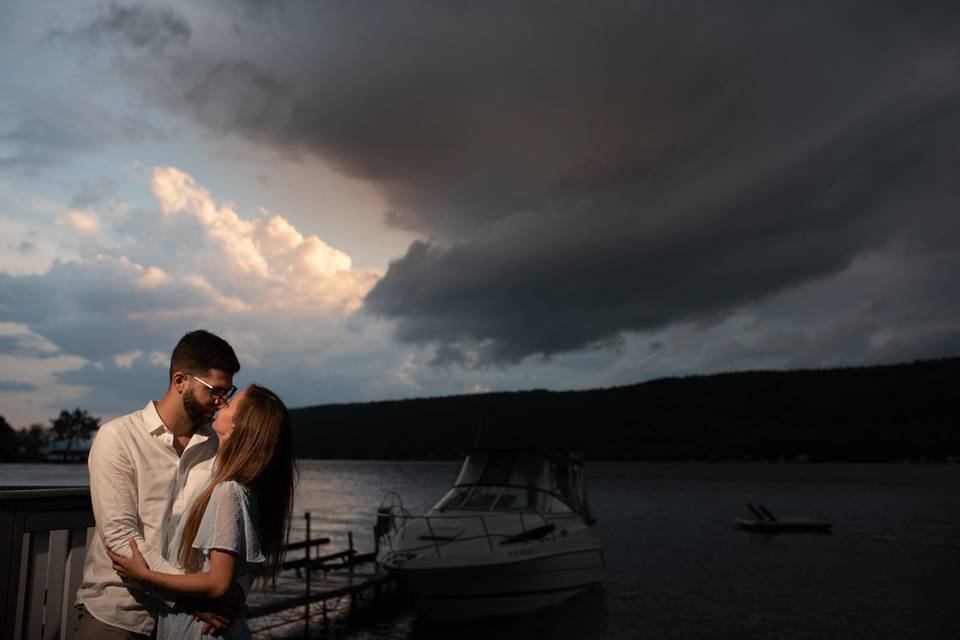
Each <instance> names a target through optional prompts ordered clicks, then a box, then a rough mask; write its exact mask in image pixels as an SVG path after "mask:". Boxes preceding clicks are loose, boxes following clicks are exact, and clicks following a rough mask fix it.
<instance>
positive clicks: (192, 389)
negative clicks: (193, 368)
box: [181, 369, 233, 429]
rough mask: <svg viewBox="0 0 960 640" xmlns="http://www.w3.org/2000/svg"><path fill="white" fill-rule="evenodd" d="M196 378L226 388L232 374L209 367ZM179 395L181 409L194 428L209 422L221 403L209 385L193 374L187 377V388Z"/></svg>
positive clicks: (229, 383)
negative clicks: (181, 400) (195, 377)
mask: <svg viewBox="0 0 960 640" xmlns="http://www.w3.org/2000/svg"><path fill="white" fill-rule="evenodd" d="M197 378H200V380H202V381H203V382H206V383H207V384H208V385H210V386H211V387H214V388H216V389H227V388H229V387H230V386H231V385H232V384H233V375H231V374H228V373H224V372H223V371H220V370H219V369H210V370H209V371H207V372H206V373H205V374H203V375H198V376H197ZM181 397H182V398H183V409H184V411H185V412H186V414H187V417H188V418H189V419H190V423H191V424H192V425H193V427H194V429H196V428H197V427H200V426H202V425H204V424H206V423H208V422H210V420H211V419H212V418H213V416H214V414H216V412H217V409H218V408H219V407H220V406H221V405H222V404H223V403H222V402H220V401H218V400H217V399H215V398H214V396H213V393H212V392H211V391H210V388H209V387H207V386H205V385H204V384H203V383H202V382H200V381H198V380H196V379H194V378H193V376H191V377H190V378H189V382H188V383H187V389H186V390H185V391H184V392H183V395H182V396H181Z"/></svg>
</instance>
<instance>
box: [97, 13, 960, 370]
mask: <svg viewBox="0 0 960 640" xmlns="http://www.w3.org/2000/svg"><path fill="white" fill-rule="evenodd" d="M251 6H254V5H251ZM113 9H118V5H113ZM140 10H141V11H144V10H145V9H144V8H143V7H140ZM263 15H265V13H264V11H262V10H256V11H248V12H246V13H244V12H240V13H237V12H234V13H233V18H234V19H235V20H237V21H238V23H237V29H239V30H241V31H243V32H244V33H246V34H249V35H250V38H249V40H248V39H244V40H243V42H242V43H239V44H238V43H235V42H219V43H216V42H209V41H205V40H204V39H203V38H201V37H199V36H197V34H195V37H194V38H193V39H192V40H191V42H189V43H187V41H186V40H185V39H180V40H176V39H175V38H167V40H166V41H173V40H176V42H177V44H178V47H179V48H175V47H167V49H166V52H167V54H168V58H167V63H168V67H167V72H168V73H167V75H168V79H169V82H170V86H171V87H173V88H175V91H172V92H165V93H166V94H168V95H167V97H165V98H164V99H166V100H168V102H167V104H168V105H169V106H172V107H173V108H176V109H179V110H181V111H183V112H184V113H189V114H191V115H192V116H193V117H194V118H196V119H197V120H198V121H199V122H201V123H204V124H205V125H207V126H210V127H212V128H215V129H217V130H220V131H227V132H236V133H238V134H240V135H243V136H246V137H249V138H252V139H255V140H259V141H261V142H263V143H265V144H269V145H273V146H274V147H278V148H282V149H284V150H288V151H291V152H312V153H316V154H318V155H321V156H323V157H324V158H326V159H327V160H328V161H330V162H331V163H332V164H334V165H335V166H336V167H338V168H339V169H341V170H342V171H344V172H347V173H349V174H351V175H354V176H357V177H360V178H363V179H366V180H369V181H372V182H374V183H375V184H377V185H378V186H379V188H380V189H381V190H382V191H383V193H384V194H385V195H386V196H387V198H388V200H389V205H390V211H389V213H388V214H387V220H388V221H389V222H390V223H391V224H394V225H396V226H401V227H405V228H408V229H412V230H415V231H419V232H422V233H423V234H424V235H425V236H426V237H428V238H430V240H428V241H420V242H417V243H415V244H414V245H412V246H411V247H410V249H409V251H408V252H407V254H406V255H405V256H403V257H402V258H400V259H398V260H397V261H395V262H394V263H392V264H391V266H390V269H389V271H388V272H387V274H386V276H385V277H384V279H383V280H382V281H381V282H380V283H379V284H378V286H377V287H376V288H375V289H374V290H373V291H372V292H371V293H370V295H369V297H368V299H367V305H366V306H367V309H368V310H369V311H371V312H372V313H375V314H379V315H381V316H385V317H388V318H393V319H395V320H396V321H397V326H398V334H397V337H398V338H399V339H400V340H402V341H405V342H410V343H418V344H433V345H435V346H436V347H437V349H438V351H437V358H438V360H440V361H458V360H459V361H466V362H470V361H471V358H472V359H473V360H472V361H474V362H480V363H483V362H511V361H518V360H520V359H522V358H524V357H526V356H528V355H531V354H547V355H549V354H553V353H558V352H563V351H570V350H576V349H579V348H583V347H585V346H589V345H593V344H608V343H610V342H611V341H616V340H617V337H618V336H619V335H621V334H622V333H623V332H628V331H636V330H644V329H653V328H657V327H662V326H665V325H668V324H670V323H673V322H676V321H679V320H687V321H690V320H696V321H703V322H709V321H711V319H714V318H719V317H722V316H723V314H724V313H726V312H729V311H730V310H731V309H733V308H735V307H737V306H738V305H742V304H745V303H748V302H751V301H756V300H759V299H762V298H764V297H765V296H769V295H771V294H773V293H776V292H778V291H782V290H784V289H786V288H789V287H791V286H795V285H798V284H800V283H804V282H810V281H814V280H816V279H818V278H824V277H826V276H829V275H830V274H835V273H838V272H840V271H842V270H843V269H845V268H846V267H847V266H848V265H849V264H850V263H851V261H852V260H854V259H855V258H856V257H857V256H858V255H861V254H862V253H863V252H865V251H869V250H873V249H877V248H882V247H887V246H894V245H896V246H899V245H901V244H906V245H909V246H910V248H911V250H913V251H917V252H918V253H925V252H932V251H945V250H950V249H951V248H952V247H955V246H956V241H957V216H956V210H957V207H956V190H955V187H954V186H953V184H954V180H955V175H954V174H955V169H956V167H957V166H958V162H957V161H958V159H960V157H958V152H957V148H956V145H955V144H954V141H955V140H957V139H958V135H960V123H958V117H957V114H958V95H957V93H956V92H955V89H954V87H955V81H954V78H955V77H956V75H957V73H958V72H960V69H958V60H960V56H958V46H957V44H956V43H957V42H958V35H960V29H958V19H957V18H958V9H957V8H956V5H954V4H949V3H942V4H937V3H918V4H911V5H909V6H907V5H902V4H897V3H872V2H871V3H841V4H837V3H802V4H800V3H797V4H787V3H776V4H774V3H738V4H737V5H732V4H730V3H722V4H719V3H718V4H707V3H701V4H698V3H674V4H669V3H647V4H644V3H604V4H600V5H590V6H589V7H588V6H586V5H582V4H578V3H566V4H560V3H555V2H551V3H535V2H534V3H515V4H506V3H479V2H478V3H451V4H443V5H440V4H427V3H421V4H418V3H385V4H383V5H380V6H376V7H374V6H372V5H369V4H364V5H361V4H359V3H337V4H334V3H302V4H294V3H288V4H285V5H284V7H283V9H282V10H280V11H276V12H270V16H269V17H270V19H269V20H265V19H264V20H263V21H262V28H261V29H260V30H258V19H260V18H262V17H263ZM122 24H123V21H112V22H111V21H106V20H99V22H98V21H94V23H92V24H91V25H90V26H89V27H88V29H94V27H95V28H96V29H95V30H96V31H97V32H99V31H103V30H105V29H106V28H107V27H108V26H109V27H110V28H112V29H115V30H117V32H118V33H125V31H124V30H123V28H122V26H121V25H122ZM84 29H85V28H81V29H80V31H79V32H80V33H84V32H85V31H84ZM127 40H128V41H129V42H130V43H131V45H133V47H132V48H133V49H136V48H137V47H141V46H142V45H138V44H137V43H136V42H135V41H134V40H133V39H130V38H129V37H128V38H127ZM188 44H189V46H187V45H188ZM241 45H242V46H241ZM144 64H148V63H147V62H145V63H144ZM149 64H154V63H153V62H150V63H149ZM171 96H172V97H171ZM470 354H472V355H470Z"/></svg>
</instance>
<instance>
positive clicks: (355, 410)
mask: <svg viewBox="0 0 960 640" xmlns="http://www.w3.org/2000/svg"><path fill="white" fill-rule="evenodd" d="M957 389H960V358H949V359H940V360H927V361H919V362H913V363H908V364H899V365H888V366H873V367H855V368H837V369H819V370H796V371H753V372H743V373H724V374H716V375H698V376H689V377H683V378H666V379H660V380H652V381H649V382H645V383H641V384H635V385H629V386H624V387H615V388H608V389H593V390H587V391H567V392H553V391H543V390H537V391H522V392H508V393H487V394H480V395H463V396H451V397H445V398H425V399H414V400H398V401H390V402H370V403H357V404H336V405H322V406H315V407H306V408H302V409H294V410H292V411H291V420H292V424H293V428H294V441H295V445H296V450H297V455H298V456H299V457H302V458H341V459H387V460H391V459H392V460H398V459H399V460H403V459H419V460H428V459H457V458H460V457H461V456H462V455H463V453H464V452H465V451H467V450H469V449H472V448H493V447H521V448H539V449H557V450H579V451H582V452H583V453H584V454H585V455H586V456H587V457H588V458H589V459H592V460H609V461H617V460H623V461H671V462H672V461H724V460H729V461H748V460H758V461H759V460H773V461H777V460H790V461H804V460H807V461H896V460H915V461H921V460H927V461H935V460H939V461H960V429H957V428H956V417H955V416H956V406H955V405H956V397H957Z"/></svg>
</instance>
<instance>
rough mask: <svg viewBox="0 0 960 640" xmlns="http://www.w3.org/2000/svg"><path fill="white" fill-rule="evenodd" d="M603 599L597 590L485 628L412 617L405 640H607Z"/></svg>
mask: <svg viewBox="0 0 960 640" xmlns="http://www.w3.org/2000/svg"><path fill="white" fill-rule="evenodd" d="M604 596H605V594H604V591H603V590H602V589H594V590H592V591H590V592H589V593H587V594H584V595H582V596H579V597H576V598H573V599H571V600H570V601H568V602H567V603H565V604H564V605H562V606H561V607H559V608H557V609H553V610H551V611H545V612H543V613H539V614H535V615H530V616H524V617H523V618H513V619H511V618H503V619H493V620H487V621H485V622H483V623H482V624H478V623H472V624H455V625H452V624H434V623H431V622H430V621H429V620H426V619H425V618H422V617H413V623H412V624H411V625H410V632H409V634H408V635H406V636H402V637H406V638H410V639H411V640H450V639H451V638H456V639H457V640H489V639H490V638H496V639H497V640H530V639H531V638H557V639H560V640H567V639H569V640H581V639H582V640H594V639H597V640H599V639H601V638H606V637H607V635H606V632H607V609H606V600H605V597H604ZM394 637H396V636H394Z"/></svg>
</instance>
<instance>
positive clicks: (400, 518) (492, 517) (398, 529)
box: [384, 511, 556, 557]
mask: <svg viewBox="0 0 960 640" xmlns="http://www.w3.org/2000/svg"><path fill="white" fill-rule="evenodd" d="M548 515H550V514H546V513H542V512H533V511H527V512H524V511H517V512H507V511H504V512H498V513H494V514H490V513H486V514H476V515H466V514H463V513H462V512H461V513H457V514H456V515H447V514H433V515H411V514H409V513H399V514H393V515H392V516H391V518H392V523H391V527H390V530H391V531H390V534H388V535H385V536H384V538H385V539H386V541H387V544H388V545H389V548H390V551H396V550H397V549H396V548H395V546H394V544H393V542H394V539H399V540H404V539H405V538H406V533H407V528H408V525H409V524H410V523H413V522H415V521H418V520H419V521H423V522H424V523H425V524H426V527H427V533H428V535H427V538H428V541H429V542H431V543H432V544H425V545H423V546H422V547H417V548H410V549H407V550H408V551H417V550H423V549H428V548H431V547H432V548H433V550H434V551H435V552H436V554H437V557H443V547H445V546H446V545H447V544H449V543H453V542H456V543H462V542H468V541H473V540H481V539H483V540H486V542H487V545H488V547H489V549H490V551H494V550H495V549H496V547H497V545H499V544H503V543H504V541H506V540H509V539H514V538H519V540H518V542H517V544H521V545H523V546H526V545H527V544H530V543H532V542H535V541H536V540H540V539H542V538H540V537H538V538H536V539H533V538H531V539H524V536H525V535H526V534H528V533H530V532H531V531H534V529H536V528H539V527H543V530H544V532H545V534H544V536H543V537H546V536H547V535H549V536H550V538H549V539H551V540H553V539H555V538H556V533H555V531H554V529H553V528H552V523H551V522H550V521H549V519H548V517H547V516H548ZM510 518H515V519H516V522H518V523H519V525H520V532H519V533H517V532H516V530H514V531H513V532H510V533H507V532H501V531H496V530H495V531H493V532H491V527H490V526H489V524H490V523H494V524H497V525H501V526H502V525H503V524H504V521H505V520H507V519H510ZM530 519H534V520H536V521H537V527H529V524H530V523H529V522H528V520H530ZM444 520H456V521H458V522H463V521H464V520H471V521H474V522H476V521H479V524H480V529H481V530H482V531H483V533H482V534H479V535H468V536H459V535H458V536H456V537H453V538H447V537H446V536H442V535H437V533H436V529H435V528H434V526H435V525H436V526H437V527H438V528H439V527H442V526H443V524H442V522H443V521H444ZM438 522H439V523H438ZM441 542H443V544H441Z"/></svg>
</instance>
